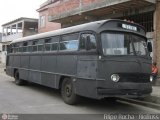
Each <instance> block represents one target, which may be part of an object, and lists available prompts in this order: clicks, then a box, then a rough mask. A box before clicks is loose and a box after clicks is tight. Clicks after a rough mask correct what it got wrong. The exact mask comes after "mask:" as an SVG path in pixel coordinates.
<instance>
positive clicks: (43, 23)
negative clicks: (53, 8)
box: [39, 15, 46, 28]
mask: <svg viewBox="0 0 160 120" xmlns="http://www.w3.org/2000/svg"><path fill="white" fill-rule="evenodd" d="M45 23H46V16H44V15H43V16H40V19H39V26H40V28H43V27H45Z"/></svg>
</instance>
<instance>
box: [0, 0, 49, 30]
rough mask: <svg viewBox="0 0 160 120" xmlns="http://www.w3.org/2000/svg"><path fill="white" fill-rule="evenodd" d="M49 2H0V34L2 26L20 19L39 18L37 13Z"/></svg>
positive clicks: (36, 0) (22, 0)
mask: <svg viewBox="0 0 160 120" xmlns="http://www.w3.org/2000/svg"><path fill="white" fill-rule="evenodd" d="M45 1H47V0H0V15H1V17H0V32H1V31H2V27H1V25H2V24H5V23H7V22H10V21H12V20H15V19H17V18H20V17H29V18H38V12H37V11H36V10H37V9H38V8H39V7H40V5H41V4H42V3H44V2H45Z"/></svg>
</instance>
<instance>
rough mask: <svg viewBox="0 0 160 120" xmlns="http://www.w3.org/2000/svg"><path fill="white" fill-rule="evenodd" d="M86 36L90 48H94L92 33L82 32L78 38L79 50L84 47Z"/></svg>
mask: <svg viewBox="0 0 160 120" xmlns="http://www.w3.org/2000/svg"><path fill="white" fill-rule="evenodd" d="M87 37H90V45H89V46H90V49H96V38H95V36H94V35H93V34H88V33H84V34H82V35H81V39H80V45H79V48H80V50H83V49H86V45H87V44H86V40H87Z"/></svg>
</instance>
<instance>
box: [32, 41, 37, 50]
mask: <svg viewBox="0 0 160 120" xmlns="http://www.w3.org/2000/svg"><path fill="white" fill-rule="evenodd" d="M37 44H38V41H37V40H36V41H33V43H32V45H33V46H32V52H37Z"/></svg>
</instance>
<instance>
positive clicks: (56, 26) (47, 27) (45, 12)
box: [38, 9, 61, 33]
mask: <svg viewBox="0 0 160 120" xmlns="http://www.w3.org/2000/svg"><path fill="white" fill-rule="evenodd" d="M40 16H45V19H46V20H45V26H44V27H43V28H41V27H40V25H38V33H43V32H48V31H52V30H57V29H60V28H61V24H60V23H53V22H48V9H45V10H43V11H40V12H39V17H40Z"/></svg>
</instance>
